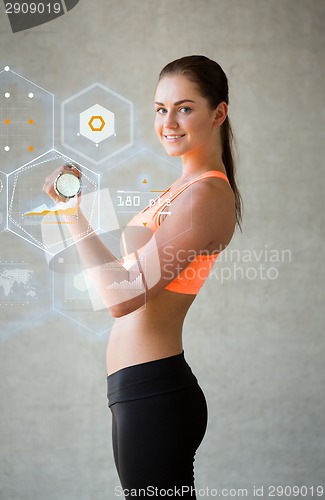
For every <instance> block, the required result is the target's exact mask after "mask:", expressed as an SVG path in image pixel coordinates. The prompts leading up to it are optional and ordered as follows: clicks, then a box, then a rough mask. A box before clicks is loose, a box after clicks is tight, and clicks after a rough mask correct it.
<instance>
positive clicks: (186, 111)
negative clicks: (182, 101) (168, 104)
mask: <svg viewBox="0 0 325 500" xmlns="http://www.w3.org/2000/svg"><path fill="white" fill-rule="evenodd" d="M179 110H180V111H181V112H182V113H188V112H189V111H191V108H188V107H187V106H183V107H182V108H180V109H179Z"/></svg>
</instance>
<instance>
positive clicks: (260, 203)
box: [0, 0, 325, 500]
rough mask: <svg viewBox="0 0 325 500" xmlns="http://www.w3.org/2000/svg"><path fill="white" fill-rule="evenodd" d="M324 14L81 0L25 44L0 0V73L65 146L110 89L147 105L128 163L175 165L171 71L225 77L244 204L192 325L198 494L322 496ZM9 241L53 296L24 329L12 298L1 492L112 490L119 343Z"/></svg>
mask: <svg viewBox="0 0 325 500" xmlns="http://www.w3.org/2000/svg"><path fill="white" fill-rule="evenodd" d="M324 17H325V5H324V2H322V1H321V0H244V1H243V0H200V1H196V0H179V1H178V2H175V1H170V0H163V1H160V2H159V1H157V0H152V1H150V0H138V1H134V0H119V1H117V0H96V1H91V2H87V1H86V0H81V1H80V3H79V5H78V6H77V7H76V8H75V9H73V10H72V11H71V12H70V13H68V14H66V15H65V16H63V17H62V18H59V19H57V20H55V21H53V22H51V23H48V24H46V25H43V26H39V27H38V28H34V29H32V30H29V31H26V32H21V33H16V34H13V33H11V31H10V27H9V23H8V21H7V19H6V17H5V15H4V10H3V6H2V5H1V9H0V22H1V27H0V63H1V66H2V67H3V66H5V65H6V64H8V65H9V66H10V67H11V68H12V69H14V71H16V72H17V73H19V74H22V75H24V76H25V77H26V78H28V79H30V80H32V81H33V82H36V83H37V84H38V85H40V86H42V87H43V88H45V89H48V90H50V91H51V92H52V93H53V94H54V95H55V100H56V145H57V146H58V147H59V149H61V150H62V151H64V148H63V147H61V146H60V134H59V118H60V106H59V104H60V102H62V101H63V100H64V99H67V98H69V97H70V96H71V95H73V94H75V93H76V92H79V91H80V90H82V89H83V88H85V87H87V86H89V85H91V84H92V83H94V82H96V81H97V82H101V83H103V84H105V85H107V86H108V87H110V88H112V89H114V90H115V91H116V92H118V93H120V94H121V95H123V96H125V97H127V98H128V99H130V100H131V101H132V102H133V103H134V107H135V144H134V146H133V148H131V149H130V150H129V151H127V152H124V153H123V155H121V158H123V159H126V158H127V157H128V155H131V153H132V154H134V152H136V151H137V150H139V149H141V148H143V147H145V148H147V149H148V150H150V151H151V152H153V153H156V154H158V155H160V156H161V157H162V158H166V156H165V153H164V152H163V151H162V149H161V147H160V145H159V144H158V141H157V140H156V138H155V135H154V132H153V128H152V122H153V117H154V113H153V104H152V100H153V99H152V97H153V91H154V87H155V83H156V79H157V75H158V72H159V70H160V69H161V67H162V66H163V65H164V64H165V63H167V62H168V61H170V60H172V59H174V58H176V57H180V56H183V55H187V54H193V53H196V54H205V55H207V56H209V57H211V58H213V59H215V60H217V61H218V62H219V63H220V64H221V65H222V66H223V68H224V69H225V71H226V73H227V74H228V77H229V81H230V89H231V105H230V117H231V119H232V122H233V127H234V131H235V135H236V138H237V142H238V153H239V170H238V183H239V187H240V190H241V193H242V196H243V199H244V209H245V211H244V224H243V234H240V232H239V231H237V233H236V234H235V236H234V238H233V240H232V242H231V245H230V247H229V249H228V252H227V255H228V261H226V258H225V257H224V258H223V259H222V258H220V260H219V261H218V262H217V264H216V268H217V269H218V271H217V272H216V273H214V275H213V276H212V278H211V279H210V280H208V281H207V282H206V284H205V286H204V288H203V290H202V291H201V293H200V295H199V296H198V298H197V299H196V301H195V303H194V304H193V307H192V309H191V310H190V312H189V315H188V318H187V320H186V325H185V332H184V349H185V352H186V356H187V359H188V361H189V363H190V364H191V366H192V368H193V371H194V372H195V373H196V375H197V377H198V379H199V381H200V383H201V385H202V387H203V389H204V391H205V393H206V397H207V400H208V405H209V424H208V430H207V435H206V438H205V440H204V442H203V443H202V445H201V447H200V449H199V451H198V453H197V458H196V486H197V488H198V489H199V488H201V489H206V488H220V489H221V488H227V489H231V488H233V489H238V488H247V490H248V496H247V498H253V488H254V485H255V486H256V487H262V486H263V487H264V494H263V498H268V493H269V490H268V488H269V486H272V485H273V486H278V485H282V486H286V485H288V486H289V487H290V486H291V487H293V486H294V485H298V486H299V487H302V486H306V487H308V488H311V487H314V488H315V489H316V487H317V486H318V485H321V484H323V486H324V470H325V460H324V445H325V439H324V425H325V418H324V415H325V411H324V397H323V396H324V382H325V374H324V312H323V306H324V262H323V255H322V243H323V241H324V208H325V207H324V147H323V140H324V111H323V98H324V91H323V89H324V60H323V58H324V48H325V47H324V29H323V27H324V20H325V19H324ZM166 159H167V158H166ZM119 160H120V157H116V158H115V159H114V160H113V161H112V163H110V165H113V166H114V161H116V162H118V161H119ZM17 166H19V165H17ZM112 175H113V174H112ZM107 179H108V181H109V177H108V178H107ZM0 238H1V247H0V248H1V252H0V257H1V259H2V260H4V261H8V260H15V259H17V260H24V259H25V260H27V261H28V262H29V264H30V265H31V266H32V267H33V269H35V272H37V273H38V279H39V286H40V289H41V290H42V294H43V295H44V296H47V295H49V297H48V299H47V298H44V297H43V299H44V300H43V302H42V307H40V308H38V309H37V307H38V306H37V304H36V305H35V308H36V309H35V312H32V317H30V318H29V319H28V320H26V319H25V316H24V314H23V313H22V315H21V317H20V316H19V314H18V316H17V315H16V316H15V317H13V316H12V314H11V313H10V310H8V307H7V308H6V307H5V306H3V305H2V306H0V313H1V315H2V318H3V323H2V324H3V328H2V332H1V335H2V342H1V343H0V367H1V368H0V373H1V377H0V401H1V411H0V422H1V425H0V443H1V449H0V498H1V500H104V499H110V498H114V488H115V486H117V485H118V484H119V483H118V477H117V474H116V472H115V468H114V464H113V456H112V451H111V442H110V429H111V427H110V414H109V411H108V409H107V402H106V375H105V349H106V341H107V337H108V333H104V334H102V335H96V334H94V333H92V332H91V331H89V330H87V329H85V328H83V327H82V326H81V325H79V324H77V323H75V322H73V321H72V320H71V319H69V318H67V317H65V316H63V315H61V314H59V313H58V312H57V311H54V310H53V308H52V302H51V300H52V299H51V292H50V291H51V280H52V277H51V273H50V271H49V270H48V268H47V264H46V261H45V258H44V256H43V254H42V252H41V251H40V250H38V249H37V248H34V247H32V246H31V245H30V244H29V243H27V242H25V241H24V240H22V239H21V238H18V237H17V236H15V235H13V234H11V233H8V232H7V231H5V232H2V233H1V235H0ZM231 250H239V255H237V257H236V256H234V255H233V256H232V257H231V254H230V251H231ZM282 250H288V252H287V254H286V255H285V256H284V258H283V259H281V258H279V259H278V261H276V260H275V252H276V251H277V252H281V251H282ZM254 251H255V252H256V255H255V256H254V254H253V252H254ZM261 251H262V254H261V256H260V258H259V257H258V255H259V254H260V252H261ZM245 255H246V257H247V259H246V260H250V261H248V262H243V260H245V257H244V256H245ZM260 265H262V266H263V267H264V273H267V272H269V275H268V277H267V275H266V274H264V275H262V274H261V272H262V271H259V270H258V268H259V266H260ZM236 266H237V267H236ZM239 268H242V271H240V270H239ZM222 269H224V270H225V271H224V272H225V273H228V274H225V275H224V279H223V280H221V272H222ZM241 272H242V273H243V274H242V275H241ZM227 276H228V278H229V279H225V278H226V277H227ZM265 276H266V279H265ZM107 321H109V319H107ZM12 330H14V331H12ZM8 331H11V333H10V334H7V332H8ZM301 492H302V493H303V494H305V493H304V490H301ZM201 493H203V492H201ZM233 493H234V492H233ZM201 496H203V495H201ZM206 496H207V495H206ZM232 496H234V495H232ZM279 496H280V495H279ZM288 496H289V498H293V497H294V495H293V493H291V494H290V490H287V494H286V497H288ZM315 497H316V490H314V496H312V490H311V489H309V491H308V494H307V495H305V498H315ZM235 498H240V493H239V494H238V495H237V496H235Z"/></svg>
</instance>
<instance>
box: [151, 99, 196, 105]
mask: <svg viewBox="0 0 325 500" xmlns="http://www.w3.org/2000/svg"><path fill="white" fill-rule="evenodd" d="M184 102H195V101H192V100H191V99H182V100H181V101H176V102H174V106H179V105H180V104H184ZM155 104H158V106H165V104H163V103H162V102H157V101H156V102H155Z"/></svg>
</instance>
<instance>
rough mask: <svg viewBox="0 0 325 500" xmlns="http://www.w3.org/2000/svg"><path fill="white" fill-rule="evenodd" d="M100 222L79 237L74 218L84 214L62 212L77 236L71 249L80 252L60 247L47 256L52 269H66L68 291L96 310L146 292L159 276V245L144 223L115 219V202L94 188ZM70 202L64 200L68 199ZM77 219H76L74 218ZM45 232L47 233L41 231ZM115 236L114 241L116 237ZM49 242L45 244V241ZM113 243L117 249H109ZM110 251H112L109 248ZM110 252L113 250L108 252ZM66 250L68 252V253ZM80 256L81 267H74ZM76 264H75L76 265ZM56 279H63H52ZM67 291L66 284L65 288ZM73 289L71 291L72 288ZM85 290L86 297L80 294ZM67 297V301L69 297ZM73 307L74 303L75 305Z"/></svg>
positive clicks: (64, 270)
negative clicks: (122, 222)
mask: <svg viewBox="0 0 325 500" xmlns="http://www.w3.org/2000/svg"><path fill="white" fill-rule="evenodd" d="M87 196H88V195H85V199H87ZM98 198H99V199H100V204H101V205H100V206H101V211H102V212H103V213H104V217H102V218H100V220H103V221H104V222H103V225H101V227H100V228H98V230H97V231H96V233H98V234H96V233H95V232H92V233H90V234H88V235H85V237H83V238H81V239H80V238H78V235H79V231H78V230H76V227H75V226H74V221H75V220H76V219H78V218H79V221H80V220H82V221H84V219H85V217H84V214H82V215H81V213H80V212H79V214H78V215H75V214H72V215H70V214H69V215H67V216H64V220H65V222H67V223H69V224H67V228H68V231H69V232H70V235H71V237H72V238H73V237H74V235H75V236H77V238H76V240H77V241H75V248H76V251H77V254H78V257H76V255H75V256H74V257H72V251H71V250H68V251H66V250H63V251H61V252H60V253H59V254H57V255H55V257H54V259H53V258H51V257H48V261H49V266H50V268H51V269H53V270H54V271H56V272H61V273H68V274H69V275H70V276H69V278H67V279H66V281H65V283H67V282H69V283H70V288H69V293H70V294H71V296H73V295H74V296H76V295H77V296H79V299H78V298H77V299H76V301H79V302H80V301H81V300H86V301H87V300H89V301H90V302H91V304H92V308H93V310H94V311H98V310H100V309H104V308H107V307H111V306H114V305H117V304H120V303H122V302H125V301H128V300H131V299H132V298H134V297H137V296H138V295H141V294H145V293H146V291H147V290H148V289H149V288H152V287H153V286H154V285H155V284H156V283H157V282H158V281H159V279H160V276H161V273H160V261H159V255H158V249H157V246H156V242H155V238H154V236H153V234H152V231H151V230H150V229H149V228H146V227H143V226H142V227H138V226H132V227H125V228H124V229H121V228H120V227H119V224H118V222H117V218H116V214H115V209H114V206H113V204H112V202H111V198H110V195H109V190H108V189H107V188H105V189H103V190H100V191H99V193H98ZM67 205H68V203H67ZM76 223H77V224H78V223H79V222H78V220H76ZM44 234H45V236H46V237H47V236H48V233H47V232H45V233H44ZM107 234H108V235H110V237H111V240H112V239H113V245H111V244H110V245H109V246H108V247H106V246H105V245H104V244H103V241H102V240H103V236H104V237H105V235H107ZM78 240H79V241H78ZM114 240H115V241H114ZM47 246H48V245H47ZM112 247H115V248H112ZM110 250H111V251H110ZM112 251H114V253H112ZM68 252H69V253H68ZM78 261H80V262H81V263H82V264H83V266H84V270H83V271H80V268H78ZM76 266H77V267H76ZM54 279H55V281H58V279H61V281H62V276H61V278H58V279H57V278H56V277H55V278H54ZM65 289H66V290H67V286H66V287H65ZM72 292H73V293H72ZM85 292H87V295H88V299H82V297H81V296H83V297H85ZM65 297H66V298H65V301H66V302H68V298H67V296H65ZM74 309H75V307H74Z"/></svg>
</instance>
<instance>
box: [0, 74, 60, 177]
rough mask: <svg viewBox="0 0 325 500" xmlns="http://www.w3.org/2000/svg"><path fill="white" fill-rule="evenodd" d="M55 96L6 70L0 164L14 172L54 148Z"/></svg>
mask: <svg viewBox="0 0 325 500" xmlns="http://www.w3.org/2000/svg"><path fill="white" fill-rule="evenodd" d="M53 109H54V96H53V94H51V93H50V92H48V91H47V90H44V89H43V88H41V87H39V86H38V85H36V84H35V83H32V82H31V81H30V80H27V79H26V78H24V77H22V76H20V75H18V74H17V73H15V72H14V71H12V70H11V69H10V68H9V66H6V67H5V68H4V69H3V71H1V72H0V164H1V170H2V171H3V172H5V173H9V172H12V171H13V170H14V169H15V168H16V167H17V165H23V164H25V163H27V162H29V161H31V160H32V159H33V158H35V157H38V156H40V155H41V154H43V153H45V152H46V151H48V150H49V149H51V148H53V146H54V142H53V141H54V139H53V134H54V127H53V120H54V112H53Z"/></svg>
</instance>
